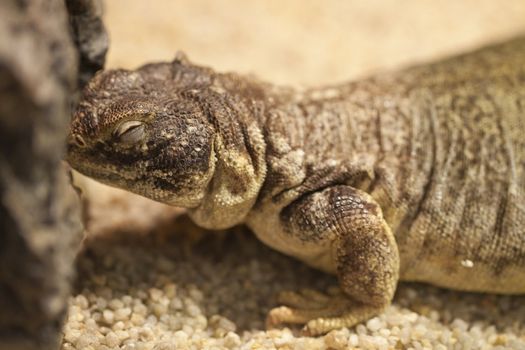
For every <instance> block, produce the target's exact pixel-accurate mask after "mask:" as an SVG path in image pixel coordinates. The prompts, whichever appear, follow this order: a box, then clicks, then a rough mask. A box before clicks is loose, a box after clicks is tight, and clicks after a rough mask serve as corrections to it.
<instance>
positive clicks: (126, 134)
mask: <svg viewBox="0 0 525 350" xmlns="http://www.w3.org/2000/svg"><path fill="white" fill-rule="evenodd" d="M114 135H115V136H116V137H118V139H119V141H120V142H122V143H124V144H128V145H130V144H134V143H137V142H139V141H141V140H142V139H143V138H144V135H145V132H144V123H143V122H141V121H138V120H130V121H127V122H124V123H122V124H120V125H119V126H118V127H117V128H116V129H115V131H114Z"/></svg>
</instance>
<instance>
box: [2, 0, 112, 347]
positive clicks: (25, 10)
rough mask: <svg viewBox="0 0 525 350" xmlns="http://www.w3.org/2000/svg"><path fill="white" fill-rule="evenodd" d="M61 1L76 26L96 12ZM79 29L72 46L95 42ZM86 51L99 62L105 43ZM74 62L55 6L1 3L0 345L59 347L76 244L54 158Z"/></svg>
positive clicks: (74, 201)
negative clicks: (78, 43) (75, 42)
mask: <svg viewBox="0 0 525 350" xmlns="http://www.w3.org/2000/svg"><path fill="white" fill-rule="evenodd" d="M76 3H78V4H83V5H85V6H84V7H81V6H75V4H76ZM68 5H70V7H69V8H70V9H75V13H74V14H75V16H73V18H72V25H73V26H74V27H75V28H77V29H78V28H80V27H82V25H83V22H82V19H85V18H87V17H88V16H86V15H83V14H85V13H89V14H90V16H91V17H90V18H94V17H96V16H97V15H96V13H95V14H93V12H92V11H91V10H90V9H91V8H93V6H94V3H93V2H90V1H68ZM95 27H96V26H95ZM97 30H98V31H97ZM88 32H89V28H88V30H84V31H79V30H77V31H75V33H82V35H80V34H78V36H79V37H82V38H81V39H78V38H77V42H79V40H80V42H82V43H84V46H85V45H88V44H89V42H90V41H93V40H95V39H93V38H100V37H101V34H100V33H101V31H100V30H99V29H95V30H91V33H92V36H91V37H90V36H89V34H88ZM104 35H105V34H104ZM86 38H87V39H86ZM81 46H82V45H81ZM95 46H96V47H97V48H98V49H96V50H95V49H90V48H88V49H81V54H80V57H81V58H83V57H92V56H93V55H91V54H92V53H96V54H95V57H97V61H96V62H97V64H100V62H102V61H101V60H100V55H102V56H103V53H102V52H105V49H104V50H100V48H101V47H102V46H104V44H103V43H102V44H97V45H95ZM97 52H99V53H97ZM90 55H91V56H90ZM77 57H78V56H77V55H76V52H75V47H74V45H73V42H72V40H71V37H70V30H69V23H68V14H67V10H66V7H65V5H64V2H63V1H60V0H32V1H20V0H3V1H1V2H0V349H9V350H16V349H55V348H57V347H58V343H59V339H58V337H59V334H60V329H61V324H62V321H63V318H64V315H65V314H66V306H67V298H68V296H69V293H70V284H71V279H72V275H73V273H74V269H73V260H74V258H75V254H76V252H77V250H78V246H79V243H80V238H81V225H80V212H79V206H78V197H77V195H76V194H75V192H74V190H73V188H72V187H71V185H70V179H69V177H68V173H67V171H66V168H65V166H64V165H63V164H62V160H61V159H62V156H63V154H64V137H65V130H66V127H67V125H68V123H69V116H70V104H71V96H72V93H73V92H74V90H75V87H76V81H77ZM83 62H84V61H81V63H82V64H84V63H83ZM90 67H92V65H90ZM81 72H83V73H84V72H89V70H86V69H84V68H81ZM85 74H89V73H85ZM86 77H87V76H86Z"/></svg>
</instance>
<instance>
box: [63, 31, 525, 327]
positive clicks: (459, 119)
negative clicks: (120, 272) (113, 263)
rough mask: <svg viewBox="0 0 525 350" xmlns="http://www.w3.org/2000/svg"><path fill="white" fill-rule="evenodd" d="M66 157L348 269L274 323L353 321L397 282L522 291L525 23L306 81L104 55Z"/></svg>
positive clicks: (280, 246) (181, 61)
mask: <svg viewBox="0 0 525 350" xmlns="http://www.w3.org/2000/svg"><path fill="white" fill-rule="evenodd" d="M67 158H68V161H69V163H70V164H71V165H72V166H73V167H74V168H75V169H77V170H78V171H80V172H82V173H84V174H86V175H88V176H91V177H93V178H95V179H97V180H99V181H101V182H103V183H106V184H109V185H112V186H116V187H120V188H123V189H127V190H129V191H132V192H135V193H138V194H140V195H143V196H146V197H149V198H152V199H154V200H157V201H161V202H164V203H168V204H171V205H175V206H182V207H186V208H188V210H189V215H190V216H191V217H192V219H193V220H194V221H195V222H196V223H197V224H199V225H201V226H203V227H206V228H211V229H221V228H228V227H231V226H233V225H236V224H240V223H246V224H247V225H248V226H249V227H250V228H251V229H252V230H253V232H254V233H255V234H256V235H257V236H258V237H259V238H260V239H261V240H262V241H263V242H265V243H266V244H268V245H269V246H271V247H273V248H275V249H277V250H279V251H281V252H283V253H285V254H289V255H291V256H294V257H296V258H298V259H300V260H302V261H304V262H306V263H307V264H309V265H311V266H314V267H316V268H319V269H321V270H324V271H327V272H330V273H335V274H336V275H337V276H338V279H339V284H340V290H339V291H337V292H331V293H329V294H322V293H319V292H314V291H303V292H297V293H294V292H289V293H284V294H283V296H282V298H281V299H282V302H283V303H284V304H285V305H287V306H282V307H278V308H275V309H273V310H272V311H271V312H270V314H269V322H270V324H278V323H299V324H306V326H305V327H306V328H305V330H306V332H308V333H310V334H320V333H324V332H327V331H329V330H331V329H334V328H339V327H343V326H352V325H354V324H356V323H358V322H362V321H364V320H366V319H367V318H369V317H372V316H374V315H376V314H378V313H380V312H381V311H382V310H384V309H385V307H387V306H388V305H389V304H390V303H391V301H392V298H393V295H394V292H395V289H396V285H397V282H398V281H399V280H404V281H424V282H428V283H432V284H435V285H438V286H442V287H447V288H453V289H458V290H464V291H479V292H488V293H502V294H519V293H525V194H524V192H525V38H519V39H515V40H512V41H509V42H506V43H503V44H500V45H496V46H492V47H488V48H484V49H480V50H478V51H475V52H472V53H468V54H465V55H461V56H458V57H454V58H451V59H447V60H444V61H440V62H437V63H432V64H426V65H420V66H415V67H411V68H408V69H403V70H400V71H396V72H388V73H384V74H379V75H377V76H373V77H370V78H367V79H363V80H359V81H355V82H351V83H346V84H341V85H335V86H328V87H322V88H312V89H304V90H298V89H292V88H286V87H277V86H274V85H271V84H268V83H264V82H261V81H258V80H257V79H255V78H252V77H246V76H242V75H238V74H233V73H226V74H223V73H216V72H214V71H213V70H212V69H209V68H205V67H201V66H198V65H194V64H192V63H191V62H190V61H189V60H188V59H187V58H186V57H185V56H184V55H183V54H178V55H177V57H176V58H175V60H174V61H173V62H169V63H154V64H147V65H145V66H142V67H140V68H138V69H137V70H133V71H130V70H123V69H118V70H108V71H105V72H101V73H99V74H97V75H96V77H95V78H94V79H93V80H92V81H91V82H90V83H89V85H88V86H87V88H86V89H85V90H84V92H83V96H82V100H81V102H80V104H79V106H78V109H77V111H76V114H75V116H74V119H73V121H72V124H71V133H70V135H69V145H68V157H67Z"/></svg>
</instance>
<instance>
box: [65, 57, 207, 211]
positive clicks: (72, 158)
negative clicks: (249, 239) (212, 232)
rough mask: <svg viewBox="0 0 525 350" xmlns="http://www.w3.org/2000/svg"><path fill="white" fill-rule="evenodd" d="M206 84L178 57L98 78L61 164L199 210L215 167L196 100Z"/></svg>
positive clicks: (85, 96)
mask: <svg viewBox="0 0 525 350" xmlns="http://www.w3.org/2000/svg"><path fill="white" fill-rule="evenodd" d="M212 78H213V72H212V71H211V70H210V69H207V68H202V67H197V66H193V65H191V64H189V63H188V62H187V59H186V58H185V57H184V56H183V55H180V54H179V55H178V56H177V58H176V59H175V61H173V62H171V63H156V64H149V65H145V66H143V67H141V68H139V69H137V70H134V71H129V70H122V69H119V70H108V71H104V72H100V73H98V74H97V75H96V76H95V77H94V78H93V79H92V80H91V81H90V83H89V84H88V85H87V87H86V88H85V89H84V91H83V93H82V96H81V99H80V102H79V105H78V107H77V109H76V111H75V114H74V116H73V119H72V122H71V128H70V133H69V136H68V150H67V161H68V162H69V163H70V165H71V166H72V167H73V168H74V169H76V170H78V171H79V172H81V173H83V174H85V175H87V176H89V177H92V178H94V179H96V180H98V181H100V182H102V183H105V184H108V185H111V186H114V187H119V188H122V189H125V190H128V191H131V192H135V193H137V194H140V195H143V196H146V197H149V198H151V199H154V200H157V201H161V202H165V203H168V204H173V205H178V206H183V207H188V208H192V207H195V206H197V205H198V204H199V202H200V201H201V200H202V197H203V196H204V194H205V191H206V187H207V185H208V183H209V181H210V180H211V178H212V176H213V173H214V168H215V158H216V157H215V154H214V135H215V131H214V127H213V125H212V123H211V122H210V121H209V118H208V117H207V114H206V109H205V107H204V106H203V104H202V103H201V100H200V96H202V94H206V93H205V91H206V89H208V88H209V86H210V84H211V80H212ZM203 91H204V92H203Z"/></svg>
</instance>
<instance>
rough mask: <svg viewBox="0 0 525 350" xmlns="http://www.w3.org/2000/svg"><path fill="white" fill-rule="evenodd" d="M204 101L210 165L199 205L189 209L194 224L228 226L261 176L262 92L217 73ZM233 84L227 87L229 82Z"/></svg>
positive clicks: (247, 204) (245, 207)
mask: <svg viewBox="0 0 525 350" xmlns="http://www.w3.org/2000/svg"><path fill="white" fill-rule="evenodd" d="M222 79H223V80H225V81H219V82H218V84H217V85H216V86H215V87H214V88H215V91H216V94H215V96H214V98H212V99H210V98H209V96H208V98H207V100H206V104H205V105H204V106H203V108H204V110H205V113H206V114H207V116H208V118H209V120H210V122H211V124H212V125H213V126H214V128H215V135H216V136H215V139H214V142H213V147H214V156H215V171H214V175H213V178H212V179H211V181H210V183H209V185H208V188H207V191H206V194H205V196H204V198H203V200H202V201H201V205H199V206H198V207H196V208H194V209H190V211H189V215H190V216H191V217H192V219H193V220H194V221H195V222H196V223H198V224H199V225H201V226H203V227H206V228H212V229H222V228H228V227H231V226H234V225H237V224H240V223H242V222H243V221H244V219H245V217H246V215H247V214H248V212H249V211H250V210H251V209H252V207H253V205H254V203H255V201H256V199H257V196H258V195H259V190H260V189H261V187H262V184H263V182H264V179H265V176H266V162H265V156H266V143H265V141H264V138H263V133H262V131H261V128H260V124H259V123H260V120H261V118H262V116H261V115H260V113H263V110H262V109H259V108H258V106H263V105H264V103H263V102H262V101H261V97H263V95H259V92H258V91H257V90H256V89H255V88H254V87H253V86H252V85H247V86H246V87H245V88H244V89H240V90H239V84H241V83H242V80H241V79H240V78H239V77H237V76H234V75H231V76H226V77H222ZM232 86H233V87H234V88H236V90H235V91H236V93H232V92H231V91H229V90H230V88H232Z"/></svg>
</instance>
